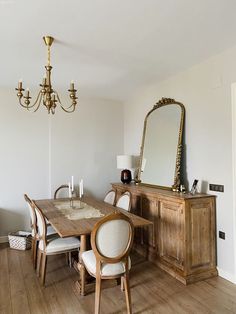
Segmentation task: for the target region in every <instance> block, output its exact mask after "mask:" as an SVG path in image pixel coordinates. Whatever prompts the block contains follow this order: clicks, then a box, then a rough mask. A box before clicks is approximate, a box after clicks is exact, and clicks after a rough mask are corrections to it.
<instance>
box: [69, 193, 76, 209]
mask: <svg viewBox="0 0 236 314" xmlns="http://www.w3.org/2000/svg"><path fill="white" fill-rule="evenodd" d="M75 197H76V194H75V191H71V197H70V207H71V208H75V206H74V198H75Z"/></svg>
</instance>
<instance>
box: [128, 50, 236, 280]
mask: <svg viewBox="0 0 236 314" xmlns="http://www.w3.org/2000/svg"><path fill="white" fill-rule="evenodd" d="M234 81H236V47H233V48H232V49H231V50H228V51H225V52H224V53H222V54H220V55H217V56H214V57H212V58H210V59H208V60H206V61H205V62H204V63H201V64H198V65H196V66H194V67H192V68H190V69H188V70H186V71H184V72H182V73H180V74H178V75H176V76H174V77H171V78H169V79H167V80H165V81H162V82H159V83H158V82H157V83H155V84H152V85H150V86H147V87H145V88H143V89H142V90H139V92H138V93H137V94H136V95H133V97H132V98H131V99H129V100H128V101H127V103H126V106H125V112H124V117H125V119H124V134H125V138H124V146H125V153H127V154H134V155H138V154H139V148H140V145H141V136H142V128H143V121H144V117H145V115H146V113H147V112H148V111H149V110H150V109H151V108H152V106H153V105H154V104H155V102H157V101H158V100H159V99H160V98H161V97H170V98H175V99H176V100H178V101H180V102H182V103H183V104H184V105H185V107H186V129H185V132H186V148H185V154H186V165H187V169H186V175H187V180H188V182H189V184H190V185H191V184H192V182H193V180H194V178H197V179H199V180H200V187H201V188H202V190H203V191H204V192H207V193H212V192H210V191H209V190H208V185H207V184H208V183H218V184H223V185H224V187H225V192H224V193H215V192H214V193H212V194H216V195H217V231H218V230H222V231H224V232H225V233H226V240H225V241H224V240H221V239H219V238H217V255H218V257H217V264H218V267H219V270H220V274H221V275H222V276H224V277H225V278H228V279H230V280H232V281H235V280H236V279H235V261H234V250H235V243H234V238H233V228H235V226H234V221H233V217H234V216H233V210H234V209H233V186H232V144H231V140H232V123H231V119H232V115H231V83H232V82H234ZM206 183H207V184H206ZM206 187H207V188H206ZM217 234H218V232H217Z"/></svg>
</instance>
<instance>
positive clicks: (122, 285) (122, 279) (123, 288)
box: [120, 277, 125, 292]
mask: <svg viewBox="0 0 236 314" xmlns="http://www.w3.org/2000/svg"><path fill="white" fill-rule="evenodd" d="M120 290H121V291H123V292H124V291H125V286H124V277H121V278H120Z"/></svg>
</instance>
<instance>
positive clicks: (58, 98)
mask: <svg viewBox="0 0 236 314" xmlns="http://www.w3.org/2000/svg"><path fill="white" fill-rule="evenodd" d="M54 93H55V94H56V96H57V100H58V102H59V104H60V106H61V108H62V109H63V110H64V111H65V112H73V111H74V110H75V109H74V110H73V111H66V110H68V109H70V108H71V107H73V106H74V107H75V105H73V104H71V105H70V106H69V107H67V108H65V107H64V106H63V105H62V102H61V100H60V97H59V95H58V93H57V91H54Z"/></svg>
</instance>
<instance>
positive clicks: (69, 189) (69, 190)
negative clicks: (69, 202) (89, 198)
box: [68, 182, 72, 198]
mask: <svg viewBox="0 0 236 314" xmlns="http://www.w3.org/2000/svg"><path fill="white" fill-rule="evenodd" d="M68 186H69V188H68V192H69V198H71V196H72V195H71V186H70V182H69V183H68Z"/></svg>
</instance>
